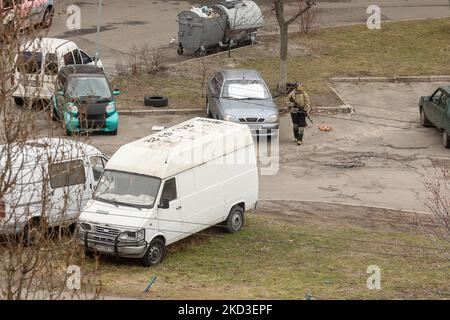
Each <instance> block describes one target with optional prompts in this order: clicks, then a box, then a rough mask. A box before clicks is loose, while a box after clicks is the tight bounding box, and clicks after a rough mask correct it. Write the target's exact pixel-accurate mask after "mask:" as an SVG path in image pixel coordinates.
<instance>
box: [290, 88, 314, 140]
mask: <svg viewBox="0 0 450 320" xmlns="http://www.w3.org/2000/svg"><path fill="white" fill-rule="evenodd" d="M288 100H289V101H290V102H292V103H293V105H292V106H289V109H290V112H291V118H292V125H293V129H294V137H295V140H296V141H297V144H298V145H301V144H302V143H303V135H304V133H305V127H306V126H307V123H306V117H309V112H310V110H311V104H310V100H309V95H308V93H307V92H306V91H305V87H304V86H303V84H301V83H300V84H298V85H297V88H295V89H294V90H293V91H292V92H291V93H290V94H289V95H288Z"/></svg>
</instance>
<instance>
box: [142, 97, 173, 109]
mask: <svg viewBox="0 0 450 320" xmlns="http://www.w3.org/2000/svg"><path fill="white" fill-rule="evenodd" d="M168 104H169V99H167V97H163V96H148V97H144V106H146V107H166V106H167V105H168Z"/></svg>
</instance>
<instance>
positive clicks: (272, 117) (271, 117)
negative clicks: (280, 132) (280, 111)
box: [266, 114, 278, 122]
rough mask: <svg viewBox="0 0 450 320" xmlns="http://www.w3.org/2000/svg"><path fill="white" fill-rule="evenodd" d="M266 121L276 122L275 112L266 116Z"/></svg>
mask: <svg viewBox="0 0 450 320" xmlns="http://www.w3.org/2000/svg"><path fill="white" fill-rule="evenodd" d="M266 121H267V122H278V115H277V114H273V115H271V116H269V117H267V118H266Z"/></svg>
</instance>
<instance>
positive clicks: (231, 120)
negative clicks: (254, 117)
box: [223, 114, 238, 122]
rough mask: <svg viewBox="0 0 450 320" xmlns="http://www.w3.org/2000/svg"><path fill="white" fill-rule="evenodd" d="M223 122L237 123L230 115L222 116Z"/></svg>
mask: <svg viewBox="0 0 450 320" xmlns="http://www.w3.org/2000/svg"><path fill="white" fill-rule="evenodd" d="M223 120H225V121H230V122H238V120H237V119H236V117H233V116H232V115H229V114H226V115H224V116H223Z"/></svg>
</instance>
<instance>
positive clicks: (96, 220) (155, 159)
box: [79, 118, 258, 266]
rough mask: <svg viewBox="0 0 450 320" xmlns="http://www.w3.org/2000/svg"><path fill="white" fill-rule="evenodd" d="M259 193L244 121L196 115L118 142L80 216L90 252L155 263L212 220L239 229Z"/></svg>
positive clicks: (83, 238)
mask: <svg viewBox="0 0 450 320" xmlns="http://www.w3.org/2000/svg"><path fill="white" fill-rule="evenodd" d="M257 199H258V169H257V166H256V154H255V149H254V145H253V138H252V135H251V132H250V130H249V129H248V127H247V126H245V125H242V124H238V123H232V122H225V121H219V120H214V119H206V118H194V119H192V120H189V121H186V122H184V123H181V124H179V125H177V126H174V127H172V128H169V129H166V130H163V131H160V132H159V133H156V134H153V135H151V136H148V137H145V138H142V139H139V140H137V141H135V142H131V143H129V144H127V145H124V146H122V147H121V148H120V149H119V150H118V151H117V152H116V153H115V154H114V155H113V156H112V157H111V159H110V160H109V162H108V164H107V165H106V167H105V171H104V173H103V175H102V177H101V179H100V181H99V183H98V185H97V188H96V190H95V192H94V195H93V199H92V200H90V201H89V202H88V203H87V205H86V207H85V208H84V209H83V211H82V213H81V215H80V219H79V236H80V244H81V245H82V246H84V248H85V250H86V253H87V254H91V253H92V251H96V252H99V253H105V254H110V255H115V256H120V257H130V258H139V259H141V261H142V264H143V265H144V266H151V265H155V264H158V263H159V262H161V261H162V259H163V257H164V251H165V246H167V245H170V244H171V243H174V242H175V241H178V240H180V239H182V238H185V237H187V236H189V235H192V234H193V233H196V232H198V231H200V230H203V229H205V228H209V227H210V226H213V225H215V224H219V223H223V225H222V226H223V228H224V229H226V230H227V231H228V232H237V231H239V230H240V229H241V228H242V226H243V224H244V212H245V211H247V210H250V209H254V208H255V206H256V202H257Z"/></svg>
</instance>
